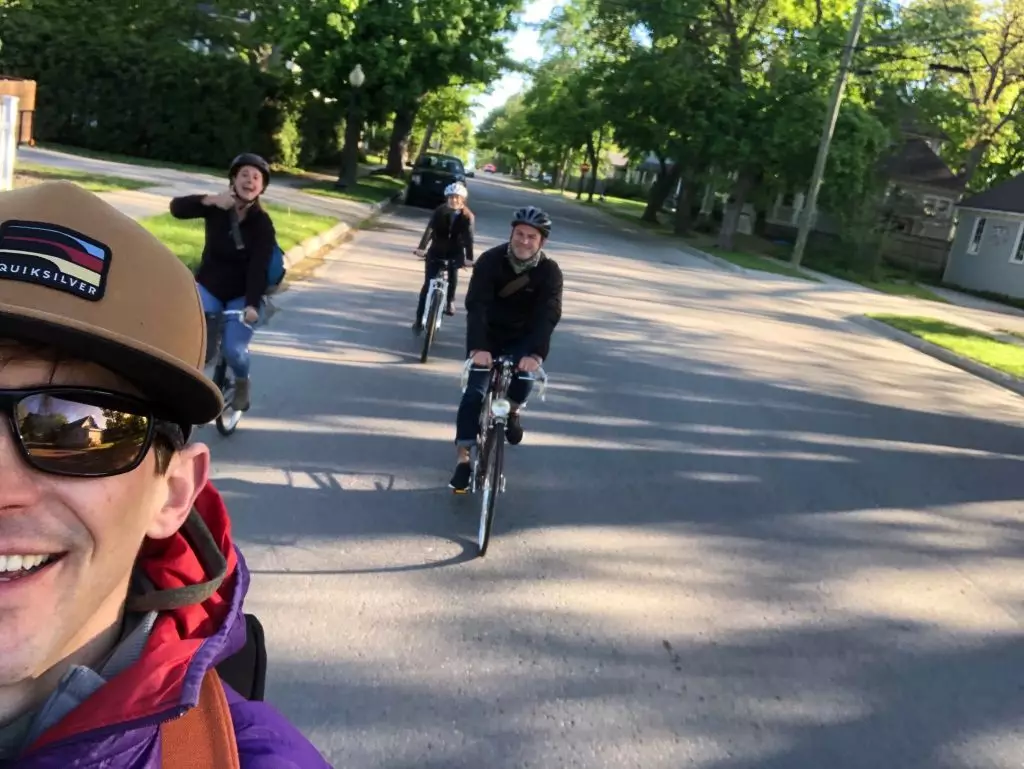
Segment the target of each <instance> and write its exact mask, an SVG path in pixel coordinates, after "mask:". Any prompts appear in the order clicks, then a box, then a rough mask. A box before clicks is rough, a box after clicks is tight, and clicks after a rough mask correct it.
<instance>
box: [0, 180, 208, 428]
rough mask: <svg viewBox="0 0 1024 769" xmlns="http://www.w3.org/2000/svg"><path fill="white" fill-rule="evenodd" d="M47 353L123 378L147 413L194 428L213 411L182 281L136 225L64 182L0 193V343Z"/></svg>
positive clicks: (189, 294) (172, 259) (195, 318)
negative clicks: (48, 348) (46, 348)
mask: <svg viewBox="0 0 1024 769" xmlns="http://www.w3.org/2000/svg"><path fill="white" fill-rule="evenodd" d="M3 338H7V339H14V340H17V341H29V342H36V343H41V344H47V345H53V346H55V347H57V348H60V349H63V350H66V351H67V352H68V353H69V354H71V355H73V356H74V357H76V358H81V359H82V360H88V361H91V362H93V363H97V364H99V365H101V366H103V367H105V368H108V369H110V370H111V371H114V372H115V373H117V374H120V375H121V376H123V377H125V378H126V379H127V380H128V381H130V382H131V383H132V384H133V385H135V386H136V387H137V388H138V389H139V391H140V392H141V393H142V394H143V395H144V396H145V398H146V400H147V401H148V402H150V403H151V404H152V405H153V407H154V411H155V412H156V413H157V414H158V415H159V416H161V417H162V418H166V419H173V420H176V421H178V422H181V423H182V424H186V425H191V424H203V423H206V422H209V421H210V420H212V419H214V418H215V417H216V416H217V415H218V414H219V413H220V411H221V409H222V408H223V399H222V397H221V394H220V390H219V389H218V388H217V387H216V386H215V385H214V384H213V382H211V381H210V380H209V379H208V378H207V377H206V376H205V375H204V373H203V361H204V357H205V354H206V323H205V320H204V316H203V307H202V304H201V302H200V299H199V292H198V290H197V288H196V284H195V279H194V278H193V277H192V273H191V272H190V271H189V269H188V268H187V267H186V266H185V265H184V263H182V261H181V260H180V259H178V257H176V256H175V255H174V253H173V252H171V250H170V249H168V248H167V247H166V246H165V245H164V244H163V243H161V242H160V241H159V240H158V239H157V238H156V237H154V236H153V235H152V234H150V233H149V232H148V231H147V230H146V229H145V228H144V227H143V226H142V225H140V224H139V223H138V222H136V221H134V220H133V219H132V218H131V217H129V216H126V215H125V214H122V213H121V212H120V211H118V210H117V209H116V208H114V207H113V206H111V205H109V204H108V203H107V202H106V201H104V200H103V199H102V198H100V197H99V196H97V195H94V194H93V193H91V192H89V191H87V190H84V189H82V188H81V187H79V186H78V185H76V184H73V183H71V182H64V181H59V182H46V183H43V184H38V185H35V186H31V187H25V188H22V189H18V190H14V191H12V192H3V193H0V339H3Z"/></svg>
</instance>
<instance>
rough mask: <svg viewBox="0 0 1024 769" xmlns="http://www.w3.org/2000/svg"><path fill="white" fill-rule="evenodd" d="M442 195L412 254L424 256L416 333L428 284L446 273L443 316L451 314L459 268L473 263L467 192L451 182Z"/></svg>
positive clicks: (418, 328)
mask: <svg viewBox="0 0 1024 769" xmlns="http://www.w3.org/2000/svg"><path fill="white" fill-rule="evenodd" d="M444 194H445V196H446V197H447V200H446V201H445V202H444V203H442V204H441V205H440V206H438V208H437V209H436V210H435V211H434V213H433V215H432V216H431V217H430V223H429V224H428V225H427V229H426V231H425V232H424V233H423V237H422V238H421V239H420V244H419V247H418V248H417V249H416V250H415V251H414V252H413V253H415V254H416V255H417V256H419V257H424V256H426V263H425V266H424V279H423V288H421V289H420V299H419V303H418V304H417V306H416V320H415V321H413V324H412V328H413V331H415V332H416V333H417V334H418V333H420V332H421V331H422V330H423V326H422V325H421V324H420V319H421V318H422V317H423V305H424V304H425V303H426V301H427V289H428V288H429V286H430V281H431V280H432V279H433V278H434V276H435V275H437V273H438V272H440V271H441V270H443V269H447V270H448V306H447V307H445V314H446V315H454V314H455V289H456V288H457V286H458V277H459V268H461V267H465V266H466V265H467V264H470V263H472V261H473V212H472V211H470V210H469V208H468V207H467V206H466V198H467V197H469V190H467V189H466V185H464V184H463V183H462V182H454V183H453V184H449V185H448V186H447V187H445V190H444ZM428 243H429V244H430V248H429V249H427V244H428ZM424 249H427V250H426V251H424Z"/></svg>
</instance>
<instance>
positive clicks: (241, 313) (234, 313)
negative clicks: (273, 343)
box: [220, 310, 258, 331]
mask: <svg viewBox="0 0 1024 769" xmlns="http://www.w3.org/2000/svg"><path fill="white" fill-rule="evenodd" d="M220 315H221V317H223V318H237V319H238V322H239V323H241V324H242V325H243V326H245V327H246V328H248V329H251V330H253V331H255V330H256V326H255V324H253V323H249V322H247V321H246V319H245V310H224V311H222V312H221V313H220ZM257 322H258V320H257Z"/></svg>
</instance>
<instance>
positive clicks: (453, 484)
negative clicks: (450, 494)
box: [448, 462, 473, 494]
mask: <svg viewBox="0 0 1024 769" xmlns="http://www.w3.org/2000/svg"><path fill="white" fill-rule="evenodd" d="M472 473H473V465H471V464H470V463H469V462H459V463H458V464H457V465H455V472H454V473H452V479H451V480H450V481H448V488H449V489H451V490H452V491H454V492H455V493H456V494H465V493H466V491H467V490H468V489H469V477H470V475H472Z"/></svg>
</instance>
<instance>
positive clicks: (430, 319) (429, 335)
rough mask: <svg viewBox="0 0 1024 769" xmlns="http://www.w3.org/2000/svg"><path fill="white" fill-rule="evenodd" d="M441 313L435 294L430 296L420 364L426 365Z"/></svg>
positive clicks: (432, 293)
mask: <svg viewBox="0 0 1024 769" xmlns="http://www.w3.org/2000/svg"><path fill="white" fill-rule="evenodd" d="M440 312H441V303H440V302H439V301H438V299H437V293H436V292H431V294H430V312H428V313H427V325H426V328H424V329H423V351H422V352H421V353H420V363H426V362H427V357H429V355H430V345H432V344H433V343H434V334H436V333H437V316H438V314H439V313H440Z"/></svg>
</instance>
